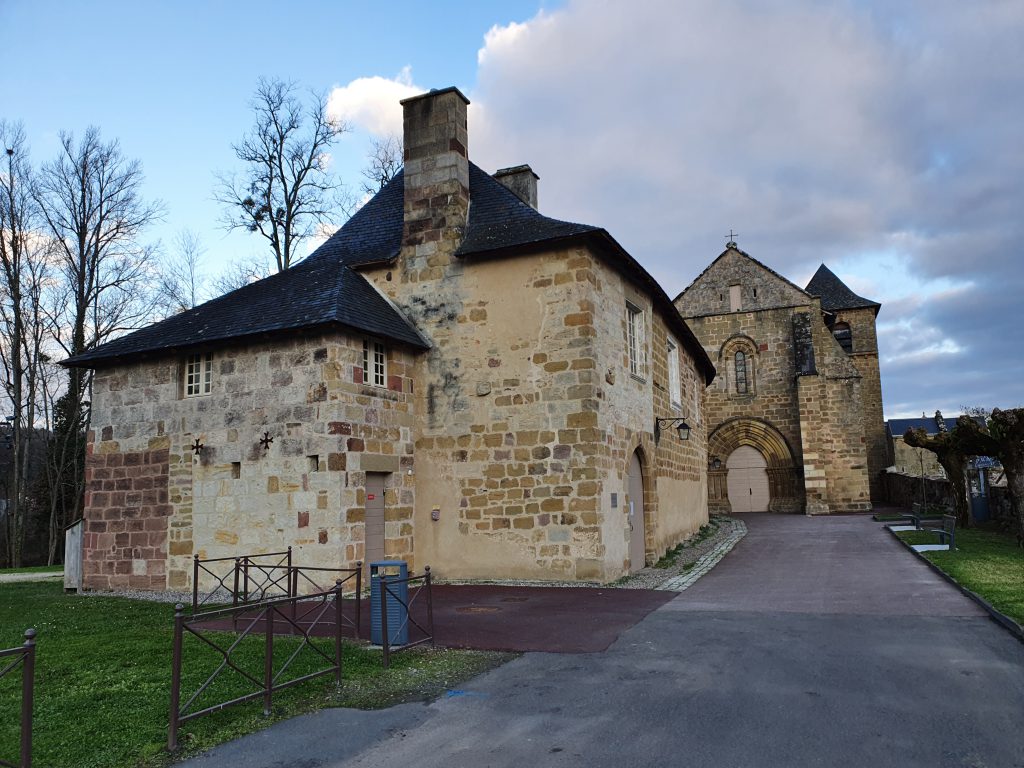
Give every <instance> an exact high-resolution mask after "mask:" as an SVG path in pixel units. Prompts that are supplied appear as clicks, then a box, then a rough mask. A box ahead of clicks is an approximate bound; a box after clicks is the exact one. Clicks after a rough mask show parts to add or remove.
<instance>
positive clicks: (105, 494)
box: [83, 427, 172, 589]
mask: <svg viewBox="0 0 1024 768" xmlns="http://www.w3.org/2000/svg"><path fill="white" fill-rule="evenodd" d="M111 431H112V430H111V428H110V427H107V437H110V432H111ZM94 438H95V435H94V433H93V432H90V434H89V440H90V442H89V446H88V448H87V453H86V469H85V483H86V492H85V506H86V515H85V517H86V523H85V534H84V537H83V546H84V548H85V551H86V552H87V553H88V555H89V556H87V557H86V558H85V561H84V563H83V565H84V568H83V579H84V583H85V584H86V585H88V587H89V588H90V589H128V588H130V589H163V588H164V585H165V581H166V574H167V522H168V518H169V517H170V514H171V509H172V507H171V505H170V504H169V503H168V494H167V477H168V471H167V469H168V465H167V462H168V450H167V447H166V446H167V442H168V441H167V438H166V437H153V438H150V439H149V440H148V441H147V445H146V449H145V450H136V451H125V452H121V451H118V450H116V449H115V447H114V446H115V443H114V442H113V441H112V440H110V439H108V440H105V441H102V442H101V443H100V444H99V445H100V447H101V450H99V451H97V450H96V442H95V439H94Z"/></svg>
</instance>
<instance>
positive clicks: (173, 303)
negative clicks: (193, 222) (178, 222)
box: [157, 229, 206, 316]
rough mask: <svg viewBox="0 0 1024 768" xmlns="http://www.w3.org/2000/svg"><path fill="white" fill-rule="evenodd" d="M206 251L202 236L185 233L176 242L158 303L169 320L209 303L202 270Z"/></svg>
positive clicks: (165, 267)
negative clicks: (201, 263) (171, 316)
mask: <svg viewBox="0 0 1024 768" xmlns="http://www.w3.org/2000/svg"><path fill="white" fill-rule="evenodd" d="M204 253H206V249H205V248H204V247H203V242H202V239H201V238H200V237H199V234H198V233H196V232H194V231H193V230H191V229H183V230H181V231H180V232H178V234H177V236H175V238H174V252H173V253H172V255H171V256H170V257H169V258H168V259H167V260H166V261H165V262H164V264H163V266H162V269H161V271H160V276H159V278H158V280H157V301H158V302H159V303H160V305H161V307H162V309H163V313H164V315H165V316H170V315H176V314H178V313H180V312H185V311H187V310H189V309H192V308H193V307H194V306H196V305H197V304H200V303H201V302H203V301H204V300H205V298H204V297H205V295H206V292H205V291H204V290H203V282H204V281H203V272H202V269H201V267H200V262H201V261H202V258H203V254H204Z"/></svg>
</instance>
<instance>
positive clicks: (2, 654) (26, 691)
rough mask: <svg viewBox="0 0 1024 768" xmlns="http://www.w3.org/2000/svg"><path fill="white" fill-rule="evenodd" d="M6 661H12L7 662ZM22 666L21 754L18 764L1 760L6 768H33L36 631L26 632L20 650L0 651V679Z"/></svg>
mask: <svg viewBox="0 0 1024 768" xmlns="http://www.w3.org/2000/svg"><path fill="white" fill-rule="evenodd" d="M6 659H11V660H10V661H6ZM19 665H20V666H21V754H20V756H19V759H18V762H16V763H11V762H8V761H7V760H4V759H2V758H0V766H5V768H32V702H33V699H34V697H35V670H36V631H35V630H34V629H28V630H25V642H24V644H23V645H21V646H19V647H18V648H8V649H7V650H0V677H4V676H5V675H7V674H9V673H10V672H13V671H14V670H15V669H16V668H17V667H18V666H19Z"/></svg>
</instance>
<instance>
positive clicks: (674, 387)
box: [667, 339, 683, 410]
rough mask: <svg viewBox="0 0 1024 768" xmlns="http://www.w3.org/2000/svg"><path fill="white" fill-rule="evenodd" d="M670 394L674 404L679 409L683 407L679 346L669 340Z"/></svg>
mask: <svg viewBox="0 0 1024 768" xmlns="http://www.w3.org/2000/svg"><path fill="white" fill-rule="evenodd" d="M667 352H668V394H669V400H671V402H672V406H673V407H674V408H675V409H676V410H679V409H680V408H682V407H683V386H682V382H681V381H680V378H679V347H678V346H677V345H676V343H675V342H674V341H673V340H672V339H669V340H668V350H667Z"/></svg>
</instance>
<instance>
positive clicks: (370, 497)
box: [366, 493, 377, 501]
mask: <svg viewBox="0 0 1024 768" xmlns="http://www.w3.org/2000/svg"><path fill="white" fill-rule="evenodd" d="M366 498H368V499H369V500H370V501H373V500H374V499H376V498H377V497H376V495H374V494H372V493H368V494H366Z"/></svg>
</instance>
